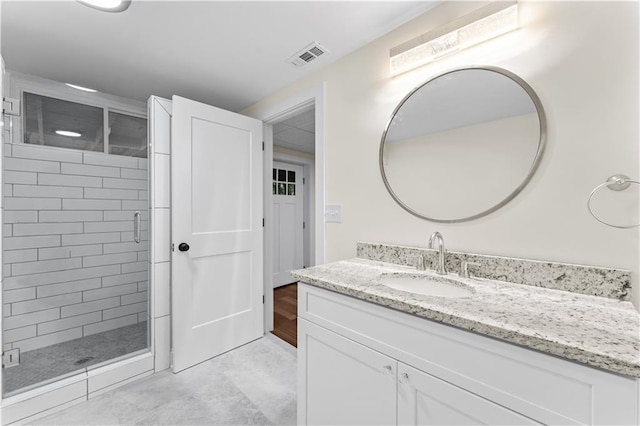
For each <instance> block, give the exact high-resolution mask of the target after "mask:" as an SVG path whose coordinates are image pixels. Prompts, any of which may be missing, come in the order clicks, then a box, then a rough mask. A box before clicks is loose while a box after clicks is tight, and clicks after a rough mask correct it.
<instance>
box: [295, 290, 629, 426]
mask: <svg viewBox="0 0 640 426" xmlns="http://www.w3.org/2000/svg"><path fill="white" fill-rule="evenodd" d="M298 295H299V296H298V299H299V300H298V310H299V316H300V317H301V318H304V319H306V320H308V321H311V322H314V323H317V324H319V325H321V326H323V327H326V328H328V329H330V330H334V331H336V332H337V333H339V334H341V335H343V336H345V337H347V338H349V339H352V340H354V341H357V342H360V343H362V344H364V345H366V346H368V347H370V348H373V349H375V350H377V351H380V352H382V353H385V354H387V355H389V356H391V357H393V358H395V359H398V360H400V361H402V362H404V363H407V364H410V365H412V366H415V367H417V368H419V369H420V370H423V371H425V372H427V373H429V374H431V375H433V376H436V377H438V378H440V379H442V380H444V381H446V382H449V383H452V384H454V385H456V386H459V387H461V388H464V389H467V390H469V391H470V392H472V393H474V394H476V395H480V396H482V397H484V398H486V399H489V400H491V401H494V402H496V403H498V404H500V405H503V406H506V407H510V408H511V409H512V410H514V411H517V412H519V413H522V414H524V415H525V416H527V417H531V418H533V419H536V420H537V421H540V422H542V423H547V424H637V422H638V381H636V380H635V379H633V378H630V377H624V376H619V375H616V374H612V373H608V372H605V371H602V370H598V369H595V368H590V367H587V366H584V365H582V364H578V363H574V362H571V361H567V360H563V359H560V358H557V357H554V356H550V355H547V354H543V353H540V352H536V351H534V350H530V349H526V348H523V347H520V346H517V345H514V344H511V343H507V342H503V341H500V340H497V339H493V338H489V337H486V336H482V335H479V334H476V333H472V332H469V331H465V330H461V329H458V328H455V327H452V326H448V325H444V324H441V323H437V322H435V321H430V320H426V319H424V318H419V317H417V316H414V315H410V314H406V313H404V312H398V311H394V310H392V309H389V308H385V307H382V306H379V305H376V304H373V303H369V302H365V301H362V300H358V299H355V298H353V297H349V296H345V295H341V294H338V293H334V292H331V291H327V290H323V289H320V288H316V287H312V286H309V285H304V284H301V285H300V286H299V291H298Z"/></svg>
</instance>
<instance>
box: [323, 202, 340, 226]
mask: <svg viewBox="0 0 640 426" xmlns="http://www.w3.org/2000/svg"><path fill="white" fill-rule="evenodd" d="M324 219H325V222H337V223H342V205H341V204H327V205H326V206H325V208H324Z"/></svg>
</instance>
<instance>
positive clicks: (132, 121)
mask: <svg viewBox="0 0 640 426" xmlns="http://www.w3.org/2000/svg"><path fill="white" fill-rule="evenodd" d="M109 154H116V155H128V156H130V157H143V158H146V157H147V120H145V119H144V118H138V117H133V116H131V115H125V114H120V113H117V112H109Z"/></svg>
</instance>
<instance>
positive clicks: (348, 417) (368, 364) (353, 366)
mask: <svg viewBox="0 0 640 426" xmlns="http://www.w3.org/2000/svg"><path fill="white" fill-rule="evenodd" d="M298 333H299V340H298V341H299V342H300V341H301V340H303V341H304V342H305V343H304V347H305V349H306V350H305V351H304V352H299V359H298V362H301V361H302V362H304V364H305V369H306V375H305V377H306V379H305V387H304V392H299V394H303V395H304V397H302V395H300V398H299V399H303V398H304V400H305V402H306V404H305V407H306V410H305V413H304V420H303V422H304V423H305V424H310V425H357V424H367V425H390V424H394V423H395V422H396V367H397V362H396V360H395V359H393V358H389V357H387V356H384V355H382V354H381V353H378V352H376V351H374V350H371V349H369V348H367V347H365V346H362V345H359V344H358V343H355V342H353V341H351V340H349V339H345V338H344V337H340V336H338V335H337V334H335V333H332V332H330V331H327V330H325V329H323V328H322V327H318V326H316V325H313V324H311V323H308V322H306V321H304V320H301V321H299V323H298ZM300 420H301V419H299V422H300Z"/></svg>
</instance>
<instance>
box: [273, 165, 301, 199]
mask: <svg viewBox="0 0 640 426" xmlns="http://www.w3.org/2000/svg"><path fill="white" fill-rule="evenodd" d="M273 194H274V195H294V196H295V195H296V172H295V171H293V170H282V169H273Z"/></svg>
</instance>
